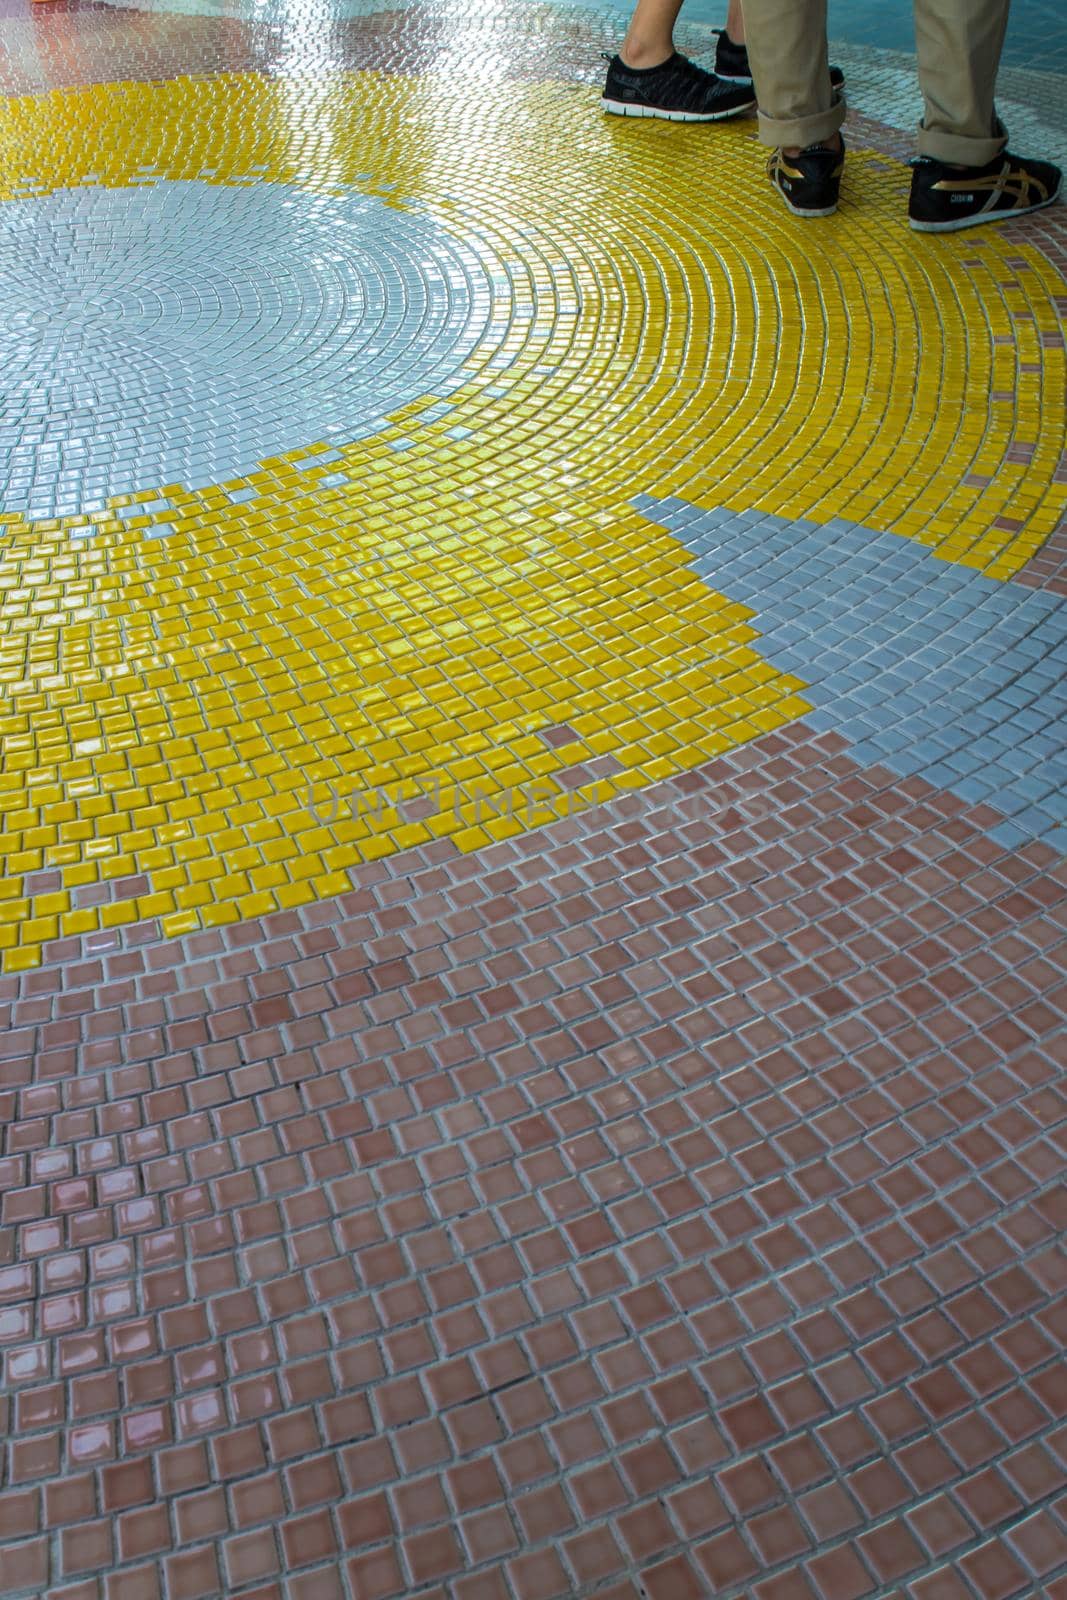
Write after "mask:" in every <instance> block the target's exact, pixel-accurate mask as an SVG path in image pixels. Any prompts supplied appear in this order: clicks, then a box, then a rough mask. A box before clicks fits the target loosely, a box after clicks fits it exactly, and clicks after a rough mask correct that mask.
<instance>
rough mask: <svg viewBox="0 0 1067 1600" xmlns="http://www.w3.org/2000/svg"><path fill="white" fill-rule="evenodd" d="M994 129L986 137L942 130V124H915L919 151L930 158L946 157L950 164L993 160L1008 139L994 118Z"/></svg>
mask: <svg viewBox="0 0 1067 1600" xmlns="http://www.w3.org/2000/svg"><path fill="white" fill-rule="evenodd" d="M996 127H997V132H995V133H993V134H991V135H990V136H989V137H988V138H986V139H976V138H973V137H972V136H971V135H969V134H963V133H946V132H945V131H944V129H942V128H928V127H927V126H926V125H925V123H922V122H920V124H919V154H920V155H921V156H929V157H930V158H931V160H933V161H947V162H949V164H950V165H952V166H954V167H985V166H988V164H989V162H990V161H995V160H996V159H997V157H998V156H999V155H1000V152H1001V151H1002V150H1003V149H1004V147H1005V145H1006V144H1007V142H1008V130H1007V129H1006V128H1005V126H1004V124H1003V123H1002V122H1001V121H1000V120H999V118H998V119H997V124H996Z"/></svg>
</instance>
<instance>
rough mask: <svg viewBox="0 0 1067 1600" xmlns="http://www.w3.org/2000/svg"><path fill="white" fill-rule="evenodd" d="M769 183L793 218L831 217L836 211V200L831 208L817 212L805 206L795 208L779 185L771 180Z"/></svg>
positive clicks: (824, 207) (822, 208) (827, 207)
mask: <svg viewBox="0 0 1067 1600" xmlns="http://www.w3.org/2000/svg"><path fill="white" fill-rule="evenodd" d="M771 182H772V185H773V187H774V188H775V189H776V190H777V192H778V194H779V195H781V197H782V200H783V202H784V203H785V205H787V206H788V207H789V209H790V211H791V212H792V213H793V215H794V217H832V216H833V214H834V212H835V211H836V210H837V206H838V202H837V201H836V200H835V201H834V203H833V205H832V206H822V207H821V208H819V209H818V210H812V209H810V208H809V207H807V206H795V205H794V204H793V202H792V200H790V198H789V196H788V195H787V194H786V192H785V190H784V189H783V188H782V187H781V185H780V184H777V183H774V180H773V178H772V180H771Z"/></svg>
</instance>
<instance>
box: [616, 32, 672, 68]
mask: <svg viewBox="0 0 1067 1600" xmlns="http://www.w3.org/2000/svg"><path fill="white" fill-rule="evenodd" d="M673 54H674V45H673V44H672V43H671V41H670V40H669V39H668V40H667V42H666V44H664V41H663V40H662V39H653V40H649V39H631V38H630V35H629V34H627V35H626V38H625V39H624V40H623V42H622V44H621V46H620V47H619V59H620V60H621V61H622V62H623V63H624V64H625V65H626V66H628V67H636V68H637V69H638V71H642V70H643V69H645V68H647V67H658V66H661V65H662V64H663V62H664V61H669V60H670V59H671V56H672V55H673Z"/></svg>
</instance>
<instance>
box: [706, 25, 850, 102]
mask: <svg viewBox="0 0 1067 1600" xmlns="http://www.w3.org/2000/svg"><path fill="white" fill-rule="evenodd" d="M715 32H716V33H717V34H718V36H719V37H718V39H717V40H716V42H715V76H716V77H717V78H725V79H726V81H727V83H748V82H749V81H750V80H751V78H752V72H751V69H750V67H749V64H748V51H747V49H746V48H745V46H744V45H743V44H734V41H733V40H732V39H731V38H730V35H729V34H728V33H727V31H726V29H725V28H716V29H715ZM830 82H831V83H832V84H833V86H834V88H835V89H840V88H842V87H843V85H844V82H845V74H844V73H843V72H842V71H841V68H840V67H831V68H830Z"/></svg>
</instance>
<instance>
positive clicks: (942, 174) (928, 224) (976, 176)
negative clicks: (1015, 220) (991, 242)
mask: <svg viewBox="0 0 1067 1600" xmlns="http://www.w3.org/2000/svg"><path fill="white" fill-rule="evenodd" d="M1061 179H1062V174H1061V172H1060V169H1059V167H1054V166H1053V165H1052V163H1051V161H1024V160H1023V158H1022V157H1021V156H1013V155H1011V154H1010V153H1009V152H1008V151H1007V150H1005V151H1004V152H1003V154H1001V155H999V156H997V158H996V160H995V161H990V162H988V163H987V164H986V165H985V166H984V167H954V166H949V164H948V162H946V161H931V160H929V158H927V157H926V156H923V157H920V159H919V160H918V161H916V162H915V164H914V165H913V167H912V169H911V198H910V199H909V201H908V221H909V222H910V223H911V225H912V227H913V228H914V229H915V230H916V231H917V232H918V233H958V232H959V230H960V229H961V228H975V227H977V226H978V224H979V223H980V222H1008V221H1010V220H1011V218H1012V217H1023V216H1025V215H1026V214H1027V212H1029V211H1040V210H1041V208H1042V207H1043V206H1050V205H1051V204H1052V202H1053V201H1054V200H1056V199H1057V198H1058V197H1059V192H1060V183H1061Z"/></svg>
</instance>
